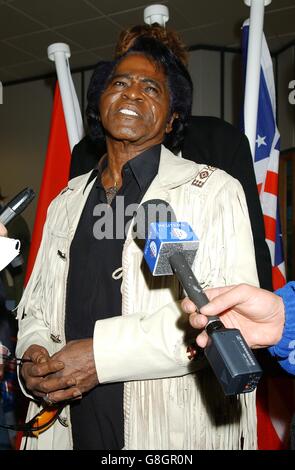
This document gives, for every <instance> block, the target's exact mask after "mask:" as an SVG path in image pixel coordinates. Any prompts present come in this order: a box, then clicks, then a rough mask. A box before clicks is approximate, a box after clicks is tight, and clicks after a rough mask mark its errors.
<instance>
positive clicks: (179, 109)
mask: <svg viewBox="0 0 295 470" xmlns="http://www.w3.org/2000/svg"><path fill="white" fill-rule="evenodd" d="M130 54H143V55H145V56H146V57H148V58H149V59H150V60H151V61H152V62H154V63H155V64H156V65H157V66H159V67H162V68H163V70H164V73H165V74H166V76H167V83H168V88H169V92H170V112H169V116H168V119H170V117H171V116H172V115H173V113H176V114H177V118H176V119H174V122H173V127H172V131H171V132H170V133H169V134H166V137H165V139H164V142H163V143H164V145H165V146H166V147H167V148H169V149H170V150H171V151H173V152H174V153H177V152H178V151H179V150H180V148H181V144H182V142H183V139H184V131H185V128H186V126H187V122H188V118H189V116H190V115H191V108H192V96H193V84H192V80H191V77H190V75H189V72H188V70H187V69H186V67H185V66H184V65H183V63H182V62H181V61H180V60H179V59H178V58H177V57H176V55H174V54H173V52H172V51H171V50H170V49H169V48H167V47H166V46H165V45H164V44H163V43H162V42H160V41H158V40H157V39H154V38H152V37H147V36H141V37H139V38H138V39H136V40H135V42H134V44H133V46H132V47H131V48H130V49H128V51H127V52H126V53H125V54H123V55H122V56H120V57H118V58H117V59H116V60H115V61H113V62H100V63H99V64H98V65H97V67H96V68H95V70H94V72H93V75H92V77H91V80H90V84H89V88H88V93H87V99H88V106H87V109H86V116H87V120H88V125H89V131H90V136H91V137H92V139H93V140H94V141H96V142H97V141H98V140H99V139H101V138H103V137H104V130H103V128H102V126H101V123H100V121H99V119H98V117H99V112H98V104H99V100H100V96H101V94H102V92H103V91H104V90H105V88H106V87H107V85H108V83H109V81H110V80H111V79H112V75H113V72H114V70H115V68H116V66H117V64H118V63H119V62H120V61H121V60H123V59H124V58H125V57H127V56H128V55H130Z"/></svg>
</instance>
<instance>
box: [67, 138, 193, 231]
mask: <svg viewBox="0 0 295 470" xmlns="http://www.w3.org/2000/svg"><path fill="white" fill-rule="evenodd" d="M197 170H198V165H197V164H196V163H195V162H191V161H189V160H185V159H183V158H182V157H178V156H175V155H174V154H173V153H172V152H170V151H169V150H168V149H167V148H166V147H164V146H163V145H162V146H161V156H160V163H159V170H158V174H157V175H156V177H155V178H154V179H153V181H152V183H151V185H150V187H149V188H148V190H147V192H146V193H145V195H144V197H143V199H142V201H141V203H143V202H145V201H148V200H149V199H163V200H165V201H167V202H168V203H170V202H171V201H170V194H169V190H170V189H173V188H176V187H177V186H180V185H182V184H184V183H186V182H188V181H190V180H192V179H193V178H194V176H196V174H197ZM92 171H93V170H91V171H90V172H88V173H86V174H85V175H82V176H78V177H77V178H74V179H72V180H70V181H69V183H68V190H70V191H72V194H71V195H69V197H68V198H67V214H68V219H69V220H68V221H69V227H70V238H71V237H72V236H74V233H75V230H76V227H77V224H78V222H79V219H80V216H81V213H82V210H83V208H84V205H85V203H86V201H87V198H88V195H89V193H90V191H91V188H92V186H93V184H94V182H95V179H93V181H91V183H90V184H88V185H87V186H86V187H85V185H86V183H87V181H88V180H89V178H90V175H91V173H92Z"/></svg>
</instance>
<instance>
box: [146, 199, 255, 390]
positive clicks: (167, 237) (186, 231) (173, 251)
mask: <svg viewBox="0 0 295 470" xmlns="http://www.w3.org/2000/svg"><path fill="white" fill-rule="evenodd" d="M154 201H155V200H153V203H155V202H154ZM148 202H149V201H147V202H146V203H145V204H146V207H149V204H148ZM156 203H157V204H158V205H159V204H162V205H164V206H169V204H168V203H167V202H165V201H161V200H156ZM169 210H170V211H171V210H172V209H171V207H170V206H169ZM147 217H148V215H147ZM173 220H176V217H175V216H174V217H173ZM146 238H147V241H146V245H145V248H144V257H145V259H146V262H147V264H148V266H149V268H150V270H151V272H152V274H153V275H169V274H172V273H174V274H175V275H176V276H177V278H178V280H179V281H180V283H181V284H182V286H183V288H184V289H185V291H186V293H187V295H188V297H189V298H190V299H191V300H192V301H193V302H194V304H195V305H196V306H197V307H198V309H200V308H201V307H203V306H204V305H206V304H207V303H208V302H209V299H208V297H207V296H206V294H205V292H204V291H203V289H202V288H201V286H200V284H199V282H198V281H197V279H196V277H195V275H194V273H193V271H192V269H191V265H192V263H193V261H194V257H195V254H196V251H197V248H198V243H199V241H198V239H197V237H196V235H195V234H194V232H193V230H192V228H191V227H190V226H189V224H187V223H186V222H173V221H172V222H167V221H166V220H165V217H164V221H163V219H162V221H160V222H159V221H158V222H152V223H151V224H150V230H149V233H148V234H147V233H146ZM205 329H206V331H207V333H208V336H209V340H208V344H207V346H206V347H205V350H204V353H205V356H206V357H207V359H208V362H209V363H210V365H211V367H212V369H213V371H214V373H215V375H216V377H217V379H218V381H219V383H220V385H221V387H222V389H223V392H224V394H225V395H236V394H239V393H248V392H251V391H253V390H254V389H255V388H256V386H257V384H258V381H259V379H260V377H261V375H262V369H261V367H260V365H259V364H258V362H257V360H256V358H255V356H254V354H253V353H252V351H251V349H250V348H249V346H248V345H247V343H246V341H245V340H244V338H243V337H242V335H241V333H240V331H239V330H238V329H236V328H225V326H224V325H223V323H222V322H221V320H220V318H219V317H217V316H215V317H214V316H213V317H208V324H207V325H206V327H205Z"/></svg>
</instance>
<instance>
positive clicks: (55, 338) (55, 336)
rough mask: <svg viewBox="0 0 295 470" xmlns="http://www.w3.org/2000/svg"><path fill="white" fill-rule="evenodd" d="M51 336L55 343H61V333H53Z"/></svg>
mask: <svg viewBox="0 0 295 470" xmlns="http://www.w3.org/2000/svg"><path fill="white" fill-rule="evenodd" d="M50 338H51V339H52V341H53V342H54V343H61V339H60V336H59V335H54V334H52V333H51V335H50Z"/></svg>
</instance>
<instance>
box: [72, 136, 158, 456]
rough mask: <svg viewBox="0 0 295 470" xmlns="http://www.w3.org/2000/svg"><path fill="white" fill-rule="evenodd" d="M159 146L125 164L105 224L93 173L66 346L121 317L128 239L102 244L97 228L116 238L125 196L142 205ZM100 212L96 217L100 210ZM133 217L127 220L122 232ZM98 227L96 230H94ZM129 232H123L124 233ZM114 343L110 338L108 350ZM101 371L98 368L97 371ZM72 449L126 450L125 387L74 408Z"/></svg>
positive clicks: (90, 396)
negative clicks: (119, 274)
mask: <svg viewBox="0 0 295 470" xmlns="http://www.w3.org/2000/svg"><path fill="white" fill-rule="evenodd" d="M160 151H161V146H160V145H157V146H155V147H152V148H151V149H149V150H147V151H145V152H143V153H142V154H140V155H138V156H137V157H135V158H133V159H132V160H130V161H129V162H127V163H126V164H125V165H124V167H123V169H122V178H123V179H122V187H121V188H120V190H119V191H118V193H117V196H116V197H115V198H114V199H113V201H112V203H111V207H108V210H107V211H102V214H101V216H102V217H101V218H100V217H97V216H94V215H93V210H94V207H95V206H97V205H98V204H106V202H107V201H106V194H105V190H104V188H103V186H102V184H101V174H100V171H98V170H94V171H93V172H92V174H91V177H90V179H89V181H88V183H87V184H89V183H90V181H93V179H94V178H95V177H96V182H95V183H94V185H93V187H92V189H91V191H90V193H89V196H88V199H87V201H86V204H85V207H84V209H83V212H82V215H81V218H80V221H79V224H78V227H77V230H76V233H75V236H74V239H73V241H72V244H71V249H70V267H69V274H68V280H67V297H66V322H65V330H66V340H67V342H68V341H71V340H75V339H82V338H92V337H93V331H94V326H95V322H96V321H97V320H102V319H104V318H110V317H114V316H118V315H121V303H122V299H121V292H120V287H121V281H120V280H119V279H116V280H115V279H113V277H112V274H113V272H114V271H115V270H116V269H118V268H120V267H121V266H122V249H123V244H124V241H125V236H124V235H123V237H122V238H121V239H120V238H118V237H117V238H115V237H113V238H110V239H107V238H103V239H100V240H98V239H97V238H95V237H94V235H93V230H94V227H96V228H97V227H98V224H99V225H100V226H101V227H102V224H101V222H102V221H105V228H107V227H111V225H112V224H113V232H114V233H116V214H115V209H116V204H117V206H118V204H119V202H118V200H117V197H118V196H124V207H125V208H126V207H127V205H128V204H136V203H137V204H138V203H139V202H140V201H141V199H142V197H143V196H144V194H145V192H146V190H147V189H148V187H149V185H150V183H151V182H152V180H153V179H154V177H155V176H156V174H157V172H158V167H159V160H160ZM103 207H105V206H98V207H97V208H96V213H97V211H98V210H99V209H100V208H103ZM131 217H132V216H130V215H129V216H126V215H124V218H123V221H124V227H125V226H126V224H127V223H128V221H130V219H131ZM95 224H96V225H95ZM124 232H125V230H124ZM111 344H112V338H110V347H111ZM98 367H99V365H98ZM71 421H72V433H73V444H74V449H77V450H118V449H122V447H123V446H124V422H123V383H114V384H102V385H101V384H99V385H98V386H96V387H95V388H94V389H93V390H91V391H90V392H88V393H87V394H84V395H83V398H82V400H81V401H79V402H76V403H75V404H74V403H73V404H72V405H71Z"/></svg>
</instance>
